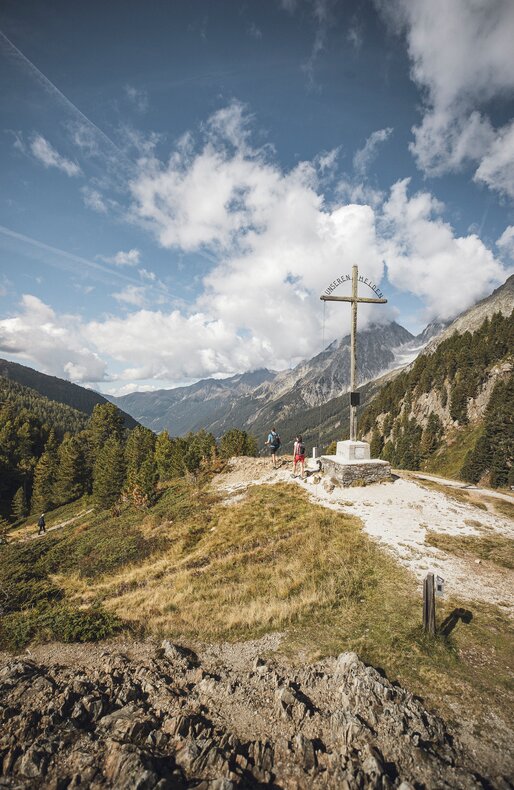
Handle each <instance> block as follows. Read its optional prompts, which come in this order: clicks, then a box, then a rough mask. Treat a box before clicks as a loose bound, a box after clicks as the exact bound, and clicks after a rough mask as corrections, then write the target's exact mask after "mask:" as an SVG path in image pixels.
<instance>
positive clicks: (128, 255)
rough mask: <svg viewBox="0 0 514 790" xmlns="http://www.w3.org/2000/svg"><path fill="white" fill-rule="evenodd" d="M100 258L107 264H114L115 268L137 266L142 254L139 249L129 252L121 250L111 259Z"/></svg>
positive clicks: (101, 256) (110, 257)
mask: <svg viewBox="0 0 514 790" xmlns="http://www.w3.org/2000/svg"><path fill="white" fill-rule="evenodd" d="M99 258H100V260H102V261H105V263H114V265H115V266H137V264H138V263H139V260H140V258H141V253H140V251H139V250H138V249H137V248H135V247H133V248H132V249H131V250H128V251H127V252H124V251H123V250H119V251H118V252H116V253H115V254H114V255H111V256H109V257H104V256H103V255H100V256H99Z"/></svg>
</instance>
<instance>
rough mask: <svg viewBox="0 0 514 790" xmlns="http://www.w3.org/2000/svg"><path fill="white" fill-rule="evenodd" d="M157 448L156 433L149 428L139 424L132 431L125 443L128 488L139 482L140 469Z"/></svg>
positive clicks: (151, 457)
mask: <svg viewBox="0 0 514 790" xmlns="http://www.w3.org/2000/svg"><path fill="white" fill-rule="evenodd" d="M154 449H155V434H154V433H153V431H150V430H149V429H148V428H143V426H142V425H138V426H137V427H136V428H134V429H133V430H132V431H130V433H129V435H128V439H127V443H126V445H125V463H126V470H127V472H126V475H127V488H128V489H129V491H130V489H131V488H133V486H134V485H135V484H136V482H137V478H138V475H139V470H140V469H141V466H142V465H143V463H144V462H145V461H146V460H147V459H149V458H150V459H152V462H153V455H154Z"/></svg>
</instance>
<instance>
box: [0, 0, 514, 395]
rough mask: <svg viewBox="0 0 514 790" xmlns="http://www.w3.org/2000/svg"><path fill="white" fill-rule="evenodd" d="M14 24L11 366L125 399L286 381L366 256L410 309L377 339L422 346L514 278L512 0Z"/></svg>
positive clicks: (368, 312) (3, 339) (2, 25)
mask: <svg viewBox="0 0 514 790" xmlns="http://www.w3.org/2000/svg"><path fill="white" fill-rule="evenodd" d="M0 30H1V31H2V32H1V34H0V62H1V68H0V101H1V107H2V115H1V117H2V127H1V129H2V133H1V135H0V168H1V173H2V178H1V182H0V353H1V354H2V356H4V357H6V358H8V359H13V360H16V361H19V362H22V363H24V364H29V365H31V366H33V367H35V368H37V369H39V370H42V371H44V372H47V373H52V374H54V375H58V376H62V377H64V378H69V379H71V380H73V381H77V382H79V383H83V384H86V385H87V386H93V387H95V388H96V389H99V390H101V391H106V392H107V391H109V392H113V393H123V392H128V391H131V390H134V389H154V388H158V387H169V386H175V385H177V384H180V383H185V382H189V381H194V380H196V379H198V378H201V377H207V376H225V375H230V374H232V373H235V372H238V371H241V370H246V369H252V368H256V367H261V366H266V367H270V368H275V369H278V368H283V367H288V366H291V365H294V364H296V363H297V362H298V361H300V360H301V359H302V358H305V357H310V356H312V355H313V354H314V353H316V352H317V351H319V350H320V347H321V344H322V316H323V308H322V306H321V303H320V302H319V295H320V294H321V293H322V292H323V290H324V289H325V288H326V286H327V285H328V284H329V283H330V282H331V281H332V280H334V279H335V278H336V277H337V276H338V275H340V274H344V273H346V272H348V271H350V270H351V266H352V265H353V264H354V263H356V264H358V266H359V269H360V271H361V273H363V274H364V275H366V276H368V277H369V278H370V279H372V280H373V281H375V282H377V283H379V284H381V289H382V290H383V291H384V294H385V295H386V296H387V297H388V299H389V303H388V305H387V307H386V308H383V307H372V308H368V309H362V310H361V311H360V314H359V325H360V326H365V325H366V324H367V323H369V322H370V321H372V320H378V321H381V320H389V319H391V318H396V320H398V321H399V322H400V323H402V324H403V325H404V326H406V327H407V328H409V329H411V330H412V331H419V330H420V329H421V328H423V326H424V325H425V324H426V323H427V322H428V321H430V320H432V319H436V318H443V319H447V318H451V317H452V316H454V315H455V314H457V313H458V312H460V311H461V310H463V309H466V308H467V307H468V306H470V305H471V304H473V303H474V302H475V301H477V300H478V299H479V298H481V297H483V296H485V295H487V294H488V293H489V292H490V291H491V290H492V289H493V288H494V287H496V286H497V285H499V284H500V283H501V282H503V281H504V280H505V278H506V277H507V276H508V275H509V274H510V273H511V272H512V267H513V256H514V212H513V198H514V120H513V115H514V114H513V93H514V48H513V47H512V41H513V40H514V4H512V2H510V0H483V2H477V3H473V4H469V3H467V2H465V0H455V2H453V3H451V4H448V3H447V2H443V0H391V2H387V3H385V2H383V0H375V1H374V2H371V0H370V2H344V0H268V1H267V2H264V3H263V2H257V1H256V0H254V1H252V2H251V1H250V0H246V2H237V1H236V0H231V2H220V1H219V0H217V2H216V3H213V2H202V1H201V0H195V2H194V3H191V2H186V1H185V0H182V1H181V2H178V1H175V2H152V3H146V4H144V3H140V2H139V3H136V2H130V1H128V2H127V1H126V0H125V1H124V2H123V3H122V2H110V3H99V2H94V1H93V2H88V3H85V2H76V3H66V2H49V3H45V4H41V3H30V2H27V3H24V4H19V3H14V2H4V3H3V4H2V7H1V10H0ZM343 288H344V286H341V288H340V292H341V293H343ZM348 324H349V316H348V314H347V308H344V307H342V306H340V305H337V306H334V305H331V306H329V307H328V308H327V313H326V329H325V336H326V339H327V342H328V340H330V339H331V338H332V337H335V336H336V335H341V334H343V333H346V330H347V326H348Z"/></svg>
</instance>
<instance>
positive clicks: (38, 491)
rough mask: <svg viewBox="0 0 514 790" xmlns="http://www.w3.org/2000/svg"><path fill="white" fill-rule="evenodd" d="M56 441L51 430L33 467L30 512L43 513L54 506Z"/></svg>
mask: <svg viewBox="0 0 514 790" xmlns="http://www.w3.org/2000/svg"><path fill="white" fill-rule="evenodd" d="M56 449H57V441H56V438H55V434H54V433H53V431H51V432H50V435H49V437H48V441H47V443H46V445H45V451H44V453H43V455H42V456H41V458H40V459H39V461H38V462H37V464H36V468H35V469H34V485H33V488H32V502H31V504H32V513H44V512H45V511H46V510H51V509H52V508H53V507H55V504H56V501H55V494H54V487H55V479H56V475H57V452H56Z"/></svg>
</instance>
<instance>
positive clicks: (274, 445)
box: [266, 428, 282, 469]
mask: <svg viewBox="0 0 514 790" xmlns="http://www.w3.org/2000/svg"><path fill="white" fill-rule="evenodd" d="M266 444H267V445H268V448H269V451H270V455H271V463H272V464H273V469H278V467H279V466H280V464H278V463H277V453H278V450H279V447H280V445H281V444H282V442H281V441H280V436H279V435H278V433H277V431H276V430H275V428H272V429H271V431H270V432H269V434H268V439H267V441H266Z"/></svg>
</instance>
